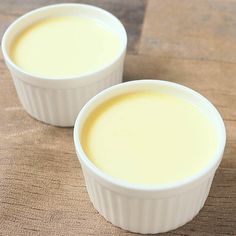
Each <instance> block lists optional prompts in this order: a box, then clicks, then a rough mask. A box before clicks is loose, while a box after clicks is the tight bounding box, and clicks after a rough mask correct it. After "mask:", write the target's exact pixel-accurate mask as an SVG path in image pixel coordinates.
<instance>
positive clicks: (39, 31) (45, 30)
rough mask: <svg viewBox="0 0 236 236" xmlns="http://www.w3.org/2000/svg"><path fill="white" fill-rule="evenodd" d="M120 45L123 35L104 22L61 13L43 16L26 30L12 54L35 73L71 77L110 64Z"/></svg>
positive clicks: (12, 47) (52, 76)
mask: <svg viewBox="0 0 236 236" xmlns="http://www.w3.org/2000/svg"><path fill="white" fill-rule="evenodd" d="M120 48H121V42H120V38H119V36H118V35H117V34H116V33H115V32H113V30H112V29H110V28H109V27H108V26H107V25H105V24H104V23H102V22H100V21H97V20H95V19H92V18H85V17H80V16H61V17H54V18H47V19H44V20H41V21H39V22H37V23H35V24H33V25H31V26H30V27H28V28H27V29H25V30H24V31H22V32H21V33H20V34H19V35H18V36H17V37H16V39H15V40H14V41H13V43H12V45H11V47H10V57H11V59H12V61H13V62H14V63H15V64H16V65H17V66H19V67H20V68H22V69H23V70H25V71H26V72H28V73H31V74H33V75H36V76H42V77H49V78H67V77H74V76H79V75H81V74H85V73H90V72H93V71H96V70H98V69H100V68H101V67H103V66H105V65H106V64H109V63H110V62H112V60H114V59H115V57H116V56H118V52H119V51H120Z"/></svg>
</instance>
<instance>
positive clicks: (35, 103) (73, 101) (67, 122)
mask: <svg viewBox="0 0 236 236" xmlns="http://www.w3.org/2000/svg"><path fill="white" fill-rule="evenodd" d="M70 14H77V15H80V16H86V17H92V18H95V19H98V20H100V21H102V22H104V23H105V24H107V25H108V26H109V27H110V28H112V30H114V31H115V32H116V33H117V34H118V35H119V37H120V40H121V45H122V46H121V49H120V52H119V53H118V55H117V56H116V58H114V59H113V60H112V61H111V63H109V64H107V65H105V66H104V67H102V68H101V69H99V70H97V71H95V72H91V73H89V74H84V75H81V76H78V77H74V78H64V79H57V78H53V79H50V78H41V77H37V76H34V75H31V74H29V73H27V72H26V71H23V70H22V69H21V68H19V67H18V66H17V65H15V64H14V63H13V62H12V60H11V58H10V57H9V53H8V52H9V47H10V45H11V42H12V40H13V39H14V38H15V37H17V35H18V34H19V32H21V31H22V30H23V29H25V28H27V27H28V26H29V25H31V24H32V23H34V22H37V21H39V20H40V19H43V18H46V17H55V16H59V15H70ZM126 44H127V35H126V31H125V29H124V27H123V25H122V24H121V22H120V21H119V20H118V19H117V18H116V17H115V16H113V15H112V14H110V13H109V12H107V11H105V10H103V9H100V8H98V7H94V6H90V5H85V4H57V5H50V6H46V7H42V8H39V9H36V10H34V11H31V12H29V13H27V14H25V15H23V16H22V17H20V18H19V19H17V20H16V21H15V22H13V23H12V24H11V25H10V26H9V28H8V29H7V30H6V32H5V34H4V36H3V39H2V51H3V56H4V59H5V61H6V64H7V66H8V68H9V70H10V72H11V75H12V78H13V81H14V84H15V87H16V91H17V94H18V96H19V99H20V101H21V103H22V105H23V107H24V108H25V110H26V111H27V112H28V113H29V114H30V115H31V116H32V117H34V118H36V119H38V120H40V121H43V122H45V123H48V124H52V125H57V126H73V125H74V122H75V119H76V117H77V115H78V112H79V111H80V109H81V108H82V107H83V105H84V104H85V103H86V102H87V101H88V100H89V99H90V98H91V97H93V96H94V95H96V94H97V93H98V92H100V91H102V90H103V89H105V88H107V87H110V86H112V85H115V84H118V83H121V82H122V75H123V64H124V57H125V52H126Z"/></svg>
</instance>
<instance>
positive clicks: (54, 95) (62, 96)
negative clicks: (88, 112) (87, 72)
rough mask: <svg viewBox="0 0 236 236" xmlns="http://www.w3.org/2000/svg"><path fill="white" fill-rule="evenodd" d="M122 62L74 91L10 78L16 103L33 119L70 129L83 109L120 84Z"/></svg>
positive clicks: (15, 76)
mask: <svg viewBox="0 0 236 236" xmlns="http://www.w3.org/2000/svg"><path fill="white" fill-rule="evenodd" d="M122 74H123V61H122V60H121V61H120V63H117V64H116V65H115V68H114V67H113V70H112V71H111V72H110V73H108V74H104V75H103V76H100V77H99V79H97V80H95V81H94V82H92V83H84V84H83V85H82V86H81V85H79V86H77V87H73V88H65V89H63V88H60V89H57V88H44V87H40V86H37V85H34V84H30V83H29V82H26V81H24V80H22V79H21V78H20V77H19V76H18V74H13V73H12V77H13V80H14V84H15V87H16V90H17V94H18V96H19V99H20V101H21V103H22V105H23V107H24V108H25V110H26V111H27V112H28V113H29V114H30V115H31V116H32V117H34V118H36V119H38V120H40V121H43V122H45V123H48V124H52V125H57V126H73V125H74V123H75V119H76V117H77V115H78V112H79V111H80V110H81V108H82V107H83V105H84V104H85V103H86V102H87V101H88V100H89V99H90V98H91V97H93V96H94V95H96V94H97V93H99V92H100V91H102V90H103V89H105V88H107V87H110V86H112V85H115V84H118V83H121V82H122Z"/></svg>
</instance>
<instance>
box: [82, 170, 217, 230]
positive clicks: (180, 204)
mask: <svg viewBox="0 0 236 236" xmlns="http://www.w3.org/2000/svg"><path fill="white" fill-rule="evenodd" d="M83 173H84V177H85V181H86V186H87V190H88V193H89V197H90V199H91V201H92V203H93V205H94V207H95V208H96V209H97V210H98V212H99V213H100V214H101V215H102V216H104V218H105V219H106V220H108V221H110V222H111V223H113V224H114V225H116V226H119V227H121V228H123V229H126V230H129V231H132V232H138V233H143V234H147V233H160V232H166V231H169V230H171V229H175V228H177V227H179V226H181V225H184V224H185V223H186V222H188V221H190V220H191V219H192V218H193V217H194V216H195V215H197V213H198V212H199V211H200V209H201V208H202V207H203V205H204V203H205V201H206V198H207V196H208V193H209V190H210V187H211V183H212V179H213V177H214V173H212V175H211V176H210V177H207V178H206V179H204V180H203V181H202V182H200V183H199V184H198V185H197V186H193V188H189V189H187V190H185V191H183V192H180V193H177V194H176V195H173V196H167V197H163V196H162V197H157V196H153V197H152V196H150V197H149V198H147V197H137V196H130V195H129V194H122V193H120V192H118V191H117V192H116V191H114V190H112V189H110V188H109V187H107V186H105V185H102V184H101V183H100V182H97V181H96V179H95V178H94V177H93V176H92V175H90V173H89V171H87V170H86V169H85V168H83Z"/></svg>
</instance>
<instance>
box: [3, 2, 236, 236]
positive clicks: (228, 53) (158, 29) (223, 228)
mask: <svg viewBox="0 0 236 236" xmlns="http://www.w3.org/2000/svg"><path fill="white" fill-rule="evenodd" d="M55 2H56V1H47V0H43V1H30V0H25V1H19V0H18V1H17V0H9V1H3V0H0V37H1V36H2V34H3V32H4V30H5V29H6V27H7V26H8V25H9V24H10V22H12V21H13V20H14V19H16V18H17V17H18V16H20V15H22V14H23V13H25V12H27V11H29V10H31V9H34V8H37V7H39V6H44V5H47V4H51V3H55ZM57 2H60V1H57ZM70 2H71V1H70ZM72 2H73V1H72ZM83 2H86V3H93V4H95V5H98V6H100V7H103V8H105V9H108V10H110V11H112V12H113V13H114V14H115V15H117V16H118V17H119V18H120V19H121V20H122V22H124V24H125V25H126V27H127V32H128V37H129V48H128V55H127V57H126V62H125V73H124V80H125V81H129V80H134V79H163V80H169V81H173V82H178V83H181V84H184V85H187V86H190V87H191V88H193V89H195V90H197V91H199V92H201V93H202V94H203V95H205V96H206V97H207V98H209V99H210V100H211V101H212V102H213V103H214V104H215V105H216V107H217V108H218V109H219V111H220V112H221V114H222V116H223V118H224V120H225V124H226V128H227V139H228V140H227V146H226V150H225V155H224V158H223V161H222V163H221V165H220V168H219V169H218V171H217V174H216V176H215V178H214V181H213V186H212V188H211V191H210V195H209V197H208V199H207V202H206V204H205V206H204V208H203V209H202V210H201V212H200V213H199V215H198V216H197V217H195V219H194V220H193V221H191V222H190V223H188V224H186V225H185V226H183V227H181V228H179V229H177V230H175V231H172V232H169V233H166V234H164V235H202V236H205V235H236V109H235V108H236V79H235V75H236V64H235V63H236V56H235V55H236V48H235V45H236V44H235V42H236V33H235V32H236V31H235V22H236V15H235V11H236V1H234V0H224V1H223V0H222V1H221V0H209V1H203V0H199V1H196V0H189V1H187V0H186V1H185V0H184V1H178V0H172V1H169V0H167V1H159V0H148V1H145V0H132V1H124V0H122V1H118V0H112V1H108V0H102V1H83ZM0 112H1V113H0V235H17V236H18V235H130V236H131V235H136V234H131V233H129V232H126V231H124V230H121V229H119V228H117V227H114V226H113V225H111V224H110V223H108V222H106V221H105V220H104V218H103V217H102V216H100V215H99V214H98V213H97V211H96V210H95V209H94V208H93V206H92V204H91V203H90V201H89V198H88V194H87V192H86V188H85V184H84V179H83V175H82V171H81V168H80V164H79V162H78V160H77V158H76V155H75V150H74V145H73V140H72V131H73V130H72V129H71V128H57V127H53V126H49V125H46V124H43V123H41V122H38V121H36V120H34V119H32V118H31V117H30V116H29V115H28V114H27V113H26V112H25V111H24V110H23V108H22V106H21V104H20V103H19V100H18V98H17V95H16V91H15V89H14V85H13V82H12V80H11V78H10V74H9V72H8V70H7V69H6V67H5V64H4V62H3V59H2V55H1V54H0Z"/></svg>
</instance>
